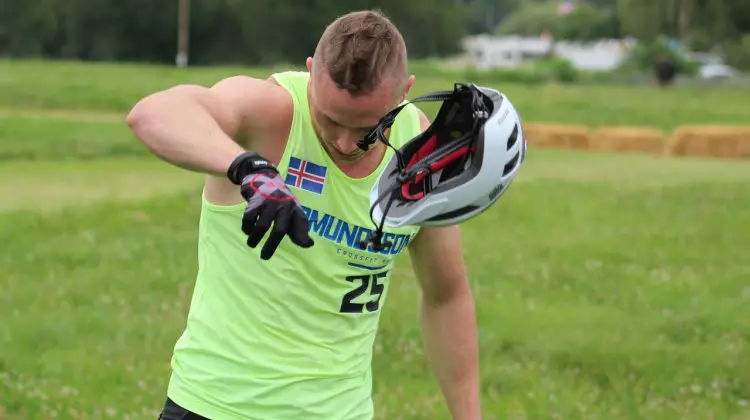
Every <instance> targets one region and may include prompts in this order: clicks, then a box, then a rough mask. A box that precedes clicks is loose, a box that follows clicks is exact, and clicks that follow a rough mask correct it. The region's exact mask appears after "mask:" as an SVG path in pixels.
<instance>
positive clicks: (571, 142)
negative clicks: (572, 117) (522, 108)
mask: <svg viewBox="0 0 750 420" xmlns="http://www.w3.org/2000/svg"><path fill="white" fill-rule="evenodd" d="M523 131H524V134H525V136H526V139H527V142H528V143H529V146H532V147H539V148H553V149H579V150H585V149H588V147H589V142H590V133H589V129H588V127H586V126H583V125H562V124H539V123H526V124H524V125H523Z"/></svg>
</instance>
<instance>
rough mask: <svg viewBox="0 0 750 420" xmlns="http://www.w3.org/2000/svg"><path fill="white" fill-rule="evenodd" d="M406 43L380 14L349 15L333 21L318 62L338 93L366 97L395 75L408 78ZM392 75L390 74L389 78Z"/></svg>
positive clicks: (320, 46)
mask: <svg viewBox="0 0 750 420" xmlns="http://www.w3.org/2000/svg"><path fill="white" fill-rule="evenodd" d="M406 55H407V54H406V43H405V42H404V38H403V37H402V35H401V33H400V32H399V30H398V29H397V28H396V26H395V25H394V24H393V23H392V22H391V21H390V19H388V17H386V16H385V15H384V14H383V13H382V12H380V11H379V10H365V11H357V12H351V13H347V14H345V15H343V16H341V17H339V18H337V19H336V20H334V21H333V22H332V23H331V24H330V25H328V27H327V28H326V30H325V31H324V32H323V35H322V36H321V38H320V41H318V46H317V48H316V49H315V60H316V61H318V63H320V64H322V68H324V69H326V71H327V72H328V74H329V76H330V77H331V79H332V80H333V81H334V83H336V86H338V88H339V89H346V90H347V91H348V92H349V93H350V94H352V95H362V94H367V93H369V92H371V91H372V90H374V89H375V88H376V87H377V86H379V85H380V83H381V82H382V81H383V80H384V79H385V78H387V77H388V76H390V74H394V75H396V76H399V77H400V76H401V74H400V73H403V77H404V78H406V76H407V70H406V59H407V57H406ZM389 73H390V74H389Z"/></svg>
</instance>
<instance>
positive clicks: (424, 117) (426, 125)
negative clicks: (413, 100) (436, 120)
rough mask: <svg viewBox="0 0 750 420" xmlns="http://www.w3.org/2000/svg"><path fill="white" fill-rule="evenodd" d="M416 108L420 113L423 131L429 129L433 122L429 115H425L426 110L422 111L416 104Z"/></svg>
mask: <svg viewBox="0 0 750 420" xmlns="http://www.w3.org/2000/svg"><path fill="white" fill-rule="evenodd" d="M415 108H417V113H418V114H419V125H420V128H421V129H422V131H424V130H427V129H428V128H429V127H430V124H432V122H431V121H430V119H429V118H427V115H425V113H424V111H422V110H421V109H419V108H418V107H416V106H415Z"/></svg>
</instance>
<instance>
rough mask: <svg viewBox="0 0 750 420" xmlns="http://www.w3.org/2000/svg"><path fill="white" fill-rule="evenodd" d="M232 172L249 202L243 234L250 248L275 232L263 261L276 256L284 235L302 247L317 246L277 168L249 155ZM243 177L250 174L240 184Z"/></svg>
mask: <svg viewBox="0 0 750 420" xmlns="http://www.w3.org/2000/svg"><path fill="white" fill-rule="evenodd" d="M228 173H229V177H230V179H231V180H232V181H233V182H235V183H237V184H239V185H240V193H241V194H242V196H243V197H244V198H245V200H247V208H246V209H245V214H244V215H243V217H242V231H243V232H244V233H245V234H247V235H248V237H247V245H248V246H249V247H251V248H255V247H256V246H258V244H259V243H260V240H261V239H263V236H265V234H266V233H267V232H268V231H269V229H271V233H270V235H269V236H268V239H267V240H266V242H265V244H264V245H263V248H262V249H261V252H260V258H261V259H263V260H268V259H270V258H271V256H273V254H274V252H276V248H278V246H279V244H280V243H281V240H282V239H284V235H289V239H291V241H292V242H293V243H294V244H296V245H297V246H300V247H302V248H309V247H311V246H313V245H314V242H313V240H312V238H310V236H309V234H308V231H309V223H308V221H307V217H305V212H304V211H303V210H302V207H301V206H300V204H299V202H298V201H297V198H296V197H295V196H294V195H293V194H292V193H291V191H289V189H287V188H286V185H284V180H283V179H281V177H280V176H279V172H278V170H276V168H275V167H273V165H271V164H270V163H268V162H267V161H265V160H262V158H259V157H258V155H257V154H250V153H248V154H245V155H244V156H240V157H238V159H237V160H236V162H235V163H234V164H233V165H232V166H231V167H230V170H229V172H228ZM240 174H246V175H244V177H242V178H241V181H239V182H237V181H238V180H239V176H241V175H240ZM271 224H273V228H271Z"/></svg>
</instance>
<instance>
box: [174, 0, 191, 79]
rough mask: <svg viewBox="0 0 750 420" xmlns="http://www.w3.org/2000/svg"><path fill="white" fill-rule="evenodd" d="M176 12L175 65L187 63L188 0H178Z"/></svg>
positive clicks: (180, 65) (185, 64) (182, 65)
mask: <svg viewBox="0 0 750 420" xmlns="http://www.w3.org/2000/svg"><path fill="white" fill-rule="evenodd" d="M178 1H179V5H178V9H179V10H178V12H177V58H176V59H175V63H176V64H177V67H186V66H187V64H188V49H189V46H188V40H189V37H190V0H178Z"/></svg>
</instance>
